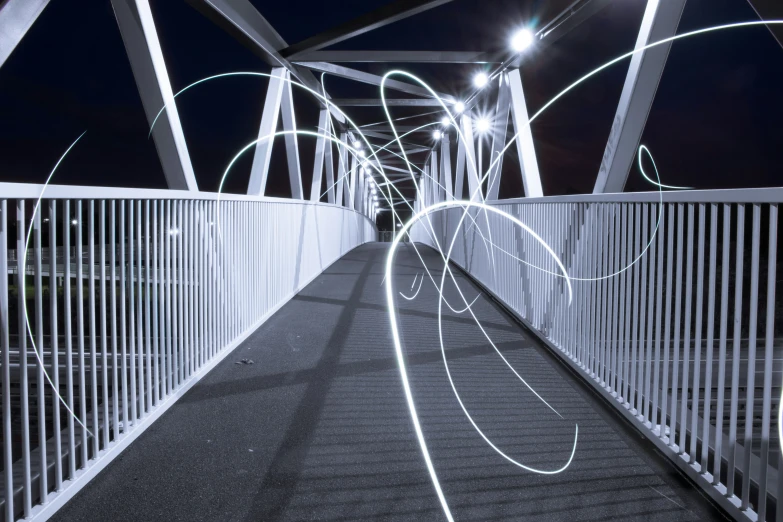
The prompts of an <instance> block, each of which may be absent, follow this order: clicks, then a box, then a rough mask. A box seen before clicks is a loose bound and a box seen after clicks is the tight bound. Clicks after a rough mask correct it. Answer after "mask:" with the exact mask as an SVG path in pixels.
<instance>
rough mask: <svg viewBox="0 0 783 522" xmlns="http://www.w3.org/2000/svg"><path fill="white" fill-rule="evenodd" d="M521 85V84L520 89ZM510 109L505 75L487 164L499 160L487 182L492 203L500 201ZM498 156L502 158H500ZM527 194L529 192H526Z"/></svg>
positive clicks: (502, 80)
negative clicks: (501, 175) (503, 152)
mask: <svg viewBox="0 0 783 522" xmlns="http://www.w3.org/2000/svg"><path fill="white" fill-rule="evenodd" d="M517 74H519V71H517ZM521 85H522V84H521V83H520V88H521ZM510 107H511V93H510V89H509V85H508V77H507V76H506V75H505V74H504V75H502V76H501V77H500V86H499V87H498V101H497V105H496V106H495V117H494V118H493V119H492V148H491V149H490V155H489V161H488V162H487V163H488V164H489V165H492V162H493V161H495V160H496V159H497V163H496V164H495V166H494V167H492V168H491V169H490V171H489V181H488V182H487V200H490V201H494V200H496V199H498V193H499V191H500V173H501V171H502V168H503V156H502V151H503V148H504V147H505V146H506V131H507V129H508V112H509V109H510ZM525 111H527V109H525ZM527 128H528V129H529V128H530V127H529V126H528V127H527ZM498 156H500V157H499V158H498ZM534 158H535V152H534ZM521 164H522V163H521V162H520V165H521ZM523 172H524V170H523ZM525 193H526V194H527V190H525Z"/></svg>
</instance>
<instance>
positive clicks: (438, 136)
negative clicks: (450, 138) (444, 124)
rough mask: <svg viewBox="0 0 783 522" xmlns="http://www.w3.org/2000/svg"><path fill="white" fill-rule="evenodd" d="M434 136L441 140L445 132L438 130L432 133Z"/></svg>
mask: <svg viewBox="0 0 783 522" xmlns="http://www.w3.org/2000/svg"><path fill="white" fill-rule="evenodd" d="M432 137H433V138H435V139H436V140H439V139H441V138H442V137H443V133H442V132H441V131H439V130H436V131H435V132H433V133H432Z"/></svg>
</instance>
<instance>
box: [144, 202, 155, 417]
mask: <svg viewBox="0 0 783 522" xmlns="http://www.w3.org/2000/svg"><path fill="white" fill-rule="evenodd" d="M150 227H151V219H150V200H149V199H147V200H145V201H144V337H145V339H146V342H145V343H144V352H145V354H144V355H145V356H146V357H145V361H144V376H145V378H144V380H145V382H146V384H147V388H146V393H145V395H146V396H147V401H146V402H147V411H148V412H149V411H151V410H152V400H153V390H152V267H151V266H150V260H151V255H150V235H151V230H150ZM153 244H154V243H153Z"/></svg>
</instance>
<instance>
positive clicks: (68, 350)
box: [0, 184, 783, 520]
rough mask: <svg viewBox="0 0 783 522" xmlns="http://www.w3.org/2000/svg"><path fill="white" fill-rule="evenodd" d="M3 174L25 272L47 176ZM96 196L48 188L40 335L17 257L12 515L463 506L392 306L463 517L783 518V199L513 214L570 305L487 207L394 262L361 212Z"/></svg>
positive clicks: (587, 203)
mask: <svg viewBox="0 0 783 522" xmlns="http://www.w3.org/2000/svg"><path fill="white" fill-rule="evenodd" d="M2 188H3V194H4V195H6V196H12V197H11V198H5V199H3V200H2V201H0V210H2V215H3V216H4V219H3V221H1V222H0V223H2V224H3V228H2V229H0V239H2V241H0V249H3V250H2V251H0V253H2V254H3V255H0V263H2V264H3V266H2V269H3V270H4V271H6V272H7V271H9V270H11V269H12V268H13V267H11V266H10V265H9V264H8V263H7V262H6V261H5V260H6V259H8V258H9V255H8V252H7V250H5V245H6V244H7V243H9V242H10V241H11V240H14V239H15V240H16V242H17V245H18V247H19V248H20V249H21V250H23V249H24V237H25V233H26V229H25V227H24V226H23V225H24V224H25V219H26V218H25V216H28V214H29V211H30V206H31V204H35V201H36V200H35V199H34V196H35V195H37V194H40V191H41V189H42V188H43V187H40V186H32V185H11V184H5V185H3V186H2ZM161 192H163V193H161ZM100 193H101V191H100V189H92V192H91V191H90V190H88V189H74V188H73V187H59V186H50V187H48V188H47V189H46V191H45V192H44V198H43V200H42V201H41V204H40V206H39V209H40V212H38V213H36V215H35V217H34V218H33V220H32V223H31V224H32V233H31V236H32V240H31V244H30V248H29V255H30V258H31V259H32V270H33V273H34V275H33V276H32V277H31V278H29V280H32V284H30V283H28V285H29V288H28V290H27V292H28V295H27V296H26V298H27V299H28V300H29V303H28V311H29V320H30V323H31V329H32V332H33V335H32V336H30V338H29V339H27V338H26V336H21V337H19V336H18V331H19V329H24V328H25V325H24V317H23V314H20V313H19V310H20V309H21V307H22V306H23V301H22V300H21V299H22V297H21V294H20V293H19V292H18V290H17V288H18V286H16V285H18V284H19V276H18V274H19V273H24V272H25V270H24V268H23V265H22V263H23V261H24V259H23V257H22V256H16V257H15V259H16V262H17V264H18V265H19V266H17V267H16V269H15V270H14V271H13V276H12V277H11V278H10V279H9V281H11V282H12V285H13V286H10V287H9V286H4V287H3V288H2V289H0V304H1V305H2V306H1V307H0V309H2V310H3V316H2V319H3V321H2V324H3V337H2V342H3V400H4V403H3V404H4V408H5V409H4V413H5V416H4V419H5V422H4V426H3V427H4V439H3V440H4V449H5V451H6V455H12V456H14V457H16V459H15V460H14V461H13V465H12V466H9V467H7V468H5V471H4V481H5V487H4V488H3V491H5V492H7V493H6V494H9V493H10V494H9V495H8V496H5V497H4V499H3V502H4V507H5V508H6V509H9V508H10V506H13V516H27V517H36V516H46V517H49V516H53V517H54V519H56V520H112V519H117V520H124V519H128V520H130V519H134V520H136V519H152V520H154V519H161V518H167V519H181V520H195V519H202V520H216V519H220V520H303V519H305V520H310V519H325V520H367V519H382V520H387V519H388V520H438V519H441V518H445V517H446V515H445V514H444V511H443V509H442V507H441V505H440V502H439V498H438V496H437V494H436V490H435V489H434V488H433V482H432V476H431V475H430V473H429V472H428V468H427V466H426V464H425V460H424V459H423V456H422V455H423V454H422V447H421V445H420V442H419V439H418V436H417V433H416V430H415V429H414V424H413V423H412V417H411V410H410V408H409V405H408V403H407V401H406V396H405V393H404V389H403V386H402V380H401V370H400V368H401V366H400V364H399V363H400V361H399V360H398V359H397V357H396V355H395V345H394V342H393V337H392V332H391V329H390V326H389V310H390V306H391V309H392V310H393V311H394V314H395V317H396V319H397V328H398V330H399V335H400V338H401V347H402V350H403V360H404V367H405V368H406V370H407V372H406V375H407V376H406V377H405V379H406V382H408V383H409V386H410V391H411V396H412V400H413V402H414V404H415V408H416V415H417V420H418V423H419V424H420V426H421V433H422V437H423V441H424V443H425V444H426V448H427V451H428V455H429V458H430V459H431V462H432V465H433V469H434V472H435V474H436V476H437V480H438V483H439V487H440V488H441V489H442V492H443V496H444V498H445V500H446V502H447V503H448V506H449V509H450V516H453V518H454V519H455V520H494V519H509V520H520V519H525V520H527V519H531V520H538V519H540V520H552V519H556V520H564V519H575V520H603V519H608V518H615V519H623V520H713V519H720V518H721V516H722V515H725V514H728V515H730V516H733V517H735V518H737V519H743V517H745V518H751V519H752V518H753V517H754V516H756V514H757V513H758V510H759V509H760V504H759V499H760V498H762V499H763V498H766V503H765V504H762V505H764V508H762V509H766V511H767V519H773V518H774V516H775V515H774V513H776V511H775V507H776V499H777V493H778V487H779V484H780V482H779V480H778V478H779V476H778V469H779V468H778V465H777V463H778V461H779V459H780V452H779V440H778V438H777V430H776V429H774V427H775V426H776V422H774V420H773V414H774V412H776V411H777V408H778V397H779V395H780V387H779V385H780V377H781V374H780V364H779V350H780V343H779V340H777V339H776V338H775V336H774V335H773V334H774V330H773V329H772V328H773V326H774V318H775V317H774V312H775V299H774V288H775V284H774V283H775V266H776V260H775V255H776V251H777V228H776V225H777V204H778V203H779V202H780V199H781V197H783V192H781V190H780V189H775V190H764V191H756V190H745V191H689V192H674V193H664V194H656V193H650V194H617V195H603V196H573V197H559V198H558V197H552V198H539V199H521V200H505V201H503V202H498V203H491V206H492V207H495V208H498V209H503V210H504V211H505V212H507V213H509V214H510V215H511V216H514V217H516V218H517V219H519V220H521V221H522V222H524V223H525V224H526V225H527V226H529V227H530V228H531V229H532V230H534V231H536V232H537V234H538V235H540V237H541V239H542V240H543V241H544V242H546V244H547V245H548V246H550V247H551V248H552V249H554V250H555V251H556V252H557V254H558V257H559V259H561V260H562V262H563V264H564V266H565V268H566V271H567V273H568V274H569V276H570V285H571V290H570V292H571V294H570V295H571V297H570V298H569V289H568V283H566V279H565V278H563V277H556V275H557V273H558V272H557V271H558V267H557V266H556V263H555V262H554V261H553V258H552V257H551V256H549V255H548V253H547V251H546V249H545V247H544V246H542V243H539V242H538V241H537V240H536V239H535V238H533V237H532V236H531V234H529V233H527V232H526V231H524V230H521V229H519V228H518V227H515V226H514V223H513V222H511V221H509V220H508V219H506V218H505V217H503V216H500V215H498V214H495V213H491V212H484V211H483V209H475V208H473V209H468V210H467V211H466V210H464V208H462V207H453V208H450V209H448V210H445V211H443V212H438V213H433V214H432V215H431V216H430V220H429V221H427V220H426V219H423V220H421V221H419V222H418V223H417V224H415V225H414V227H413V229H412V230H411V236H412V238H413V241H412V242H410V243H399V244H397V245H396V252H395V254H394V255H393V257H392V261H391V264H390V265H389V266H390V267H391V270H390V272H389V273H388V274H387V272H386V270H387V258H388V256H389V254H390V252H391V250H390V249H391V244H390V243H379V242H376V241H375V239H376V230H375V226H374V224H373V222H372V221H371V220H369V219H368V218H367V217H366V216H364V215H362V214H361V213H357V212H356V211H354V210H351V209H346V208H344V207H338V206H335V205H329V204H322V203H309V202H294V201H290V200H275V199H274V198H263V199H260V200H259V199H253V200H250V199H249V198H247V197H242V196H224V197H221V198H220V201H219V202H218V201H217V200H216V199H217V198H215V197H213V196H210V195H207V194H204V193H201V194H199V195H197V196H195V195H191V194H189V193H188V192H180V193H177V192H176V191H174V192H172V191H165V192H164V191H157V192H156V191H139V190H130V191H128V195H129V196H130V197H131V199H127V200H126V199H117V198H102V197H100ZM76 194H78V195H79V196H80V198H79V199H75V198H74V197H73V196H74V195H76ZM84 198H86V199H84ZM661 198H662V201H661ZM218 215H219V216H220V217H219V219H220V221H221V223H222V225H221V226H220V230H222V233H218V232H217V230H219V229H218V228H217V220H218ZM74 221H76V223H74ZM326 223H328V225H326ZM228 224H230V226H228ZM14 225H16V226H14ZM14 229H15V230H14ZM762 229H763V230H764V234H762ZM20 231H21V232H20ZM455 238H456V239H455ZM452 240H454V241H453V244H452ZM62 245H72V248H70V249H68V250H67V253H66V251H65V250H63V251H62V252H60V250H62V249H63V248H64V247H62ZM112 245H114V246H116V248H112ZM433 245H439V247H438V248H439V250H438V249H435V248H432V246H433ZM44 246H46V248H48V263H49V264H50V267H49V269H48V272H47V276H46V277H42V275H41V274H43V273H44V266H43V264H42V263H41V258H42V255H41V252H42V251H43V249H44ZM645 247H646V250H645ZM21 250H20V251H21ZM447 252H450V264H449V267H450V269H449V271H447V272H446V274H444V273H443V271H444V266H445V265H444V256H445V254H446V253H447ZM636 258H638V260H637V261H636V262H634V260H636ZM625 267H627V268H626V269H624V270H622V269H623V268H625ZM615 272H619V273H616V274H615ZM606 276H611V277H606ZM387 277H390V280H388V281H387V280H386V279H387ZM80 281H81V284H79V282H80ZM14 282H16V283H14ZM387 283H388V284H391V288H392V291H393V296H394V299H393V302H392V303H391V304H390V303H388V302H387V295H386V285H387ZM441 285H443V288H442V291H441V289H440V287H441ZM53 288H56V289H57V291H56V292H53V291H51V289H53ZM441 295H442V297H443V300H441V299H440V297H441ZM444 302H445V303H447V305H444ZM79 303H81V305H79ZM468 305H469V307H468ZM35 350H38V353H39V354H40V357H41V362H43V365H41V364H40V362H39V360H38V356H36V354H35ZM511 369H513V371H512V370H511ZM44 370H45V372H46V374H44ZM514 372H517V373H518V376H517V375H515V373H514ZM45 375H48V377H49V378H51V379H52V384H51V385H50V384H48V383H47V382H46V376H45ZM520 378H522V379H524V381H525V383H527V385H529V388H528V387H526V386H525V385H524V384H523V383H522V382H520ZM452 383H453V386H454V388H452ZM53 390H58V391H59V393H60V394H61V396H62V401H59V400H58V398H57V396H56V395H55V394H54V393H53ZM455 392H456V394H458V395H456V394H455ZM537 395H538V396H540V398H541V399H543V400H544V401H546V403H547V404H548V405H547V404H545V403H544V402H543V401H542V400H540V399H539V398H538V397H537ZM457 396H458V397H459V400H460V401H461V404H460V401H458V400H457ZM462 407H464V408H465V410H464V411H463V410H462ZM550 407H551V408H550ZM68 410H70V411H72V412H73V413H74V415H71V414H70V413H69V411H68ZM553 410H556V412H557V413H554V411H553ZM465 412H468V413H469V414H470V416H471V418H472V421H473V422H475V424H476V427H478V428H479V429H480V430H481V432H482V433H483V435H484V436H485V437H486V438H487V440H489V441H491V442H492V444H494V445H495V446H496V447H497V449H499V450H500V451H502V452H503V453H504V454H505V455H507V456H508V457H510V458H511V459H513V460H515V461H517V462H519V463H522V464H524V465H526V466H528V467H530V468H534V469H537V470H558V469H560V468H563V467H564V466H565V465H566V464H569V465H568V466H567V467H566V468H565V469H564V470H562V471H561V472H559V473H555V474H541V473H537V472H533V471H528V470H525V469H521V468H520V467H518V466H517V465H514V464H513V463H512V462H510V461H509V460H507V459H505V458H503V457H502V456H501V455H499V454H498V453H497V452H496V451H494V450H493V449H492V447H490V446H489V445H488V444H487V442H486V441H485V440H484V439H483V438H482V436H481V435H479V433H478V432H477V430H476V428H474V426H473V425H472V424H471V422H470V421H469V420H468V419H467V417H466V415H465ZM82 423H83V424H82ZM576 426H578V434H577V436H576V439H575V427H576ZM574 441H576V442H575V447H574ZM743 502H745V503H746V504H745V505H743ZM25 509H28V512H27V513H26V514H25V513H24V510H25ZM58 510H59V511H58ZM6 513H7V511H6ZM769 513H772V514H773V515H769Z"/></svg>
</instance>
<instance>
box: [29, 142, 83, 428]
mask: <svg viewBox="0 0 783 522" xmlns="http://www.w3.org/2000/svg"><path fill="white" fill-rule="evenodd" d="M86 133H87V131H84V132H82V133H81V134H80V135H79V137H78V138H76V139H75V140H74V141H73V143H71V146H70V147H68V148H67V149H66V150H65V152H63V155H62V156H60V159H59V160H57V163H55V165H54V168H53V169H52V171H51V172H50V173H49V177H47V178H46V181H45V182H44V184H43V188H41V194H40V195H39V196H38V200H37V201H36V202H35V206H34V207H33V217H32V219H31V220H30V226H29V227H28V229H27V237H26V238H25V242H24V250H23V251H22V266H25V267H26V266H27V250H28V249H29V248H30V236H31V235H32V231H33V224H34V223H35V216H36V214H37V213H38V208H39V207H40V206H41V200H42V199H43V195H44V192H46V187H47V186H48V185H49V182H50V181H51V180H52V176H54V172H55V171H56V170H57V167H59V166H60V163H62V161H63V160H64V159H65V156H67V155H68V153H69V152H70V151H71V149H72V148H73V147H74V146H75V145H76V143H78V141H79V140H80V139H82V136H84V135H85V134H86ZM24 279H25V278H24V276H22V284H21V285H19V286H20V288H19V291H20V293H21V295H22V302H23V303H24V305H23V306H22V310H23V312H24V323H25V325H26V327H27V333H28V334H29V336H30V345H31V346H32V347H33V353H34V354H35V358H36V360H37V361H38V364H39V365H40V368H41V371H42V372H43V374H44V377H46V381H47V382H48V383H49V386H51V387H52V392H53V393H54V394H55V395H57V399H58V400H59V401H60V403H62V405H63V406H65V409H66V410H67V411H68V413H70V414H71V415H73V418H74V419H76V422H78V423H79V425H80V426H81V427H82V428H84V429H85V430H87V433H89V434H90V436H93V434H92V432H91V431H90V429H89V428H88V427H87V426H85V424H84V423H83V422H82V421H81V419H79V416H78V415H76V413H74V411H73V410H72V409H71V407H70V406H68V404H67V403H66V402H65V399H63V397H62V395H60V390H58V389H57V388H56V387H55V386H54V382H52V378H51V377H49V373H48V372H47V371H46V368H45V367H44V362H43V359H42V358H41V354H40V353H38V347H37V346H36V345H35V336H34V335H33V329H32V326H31V325H30V316H29V314H28V313H27V285H26V284H25V282H24ZM68 284H70V282H69V283H68ZM79 284H81V281H80V282H79Z"/></svg>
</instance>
